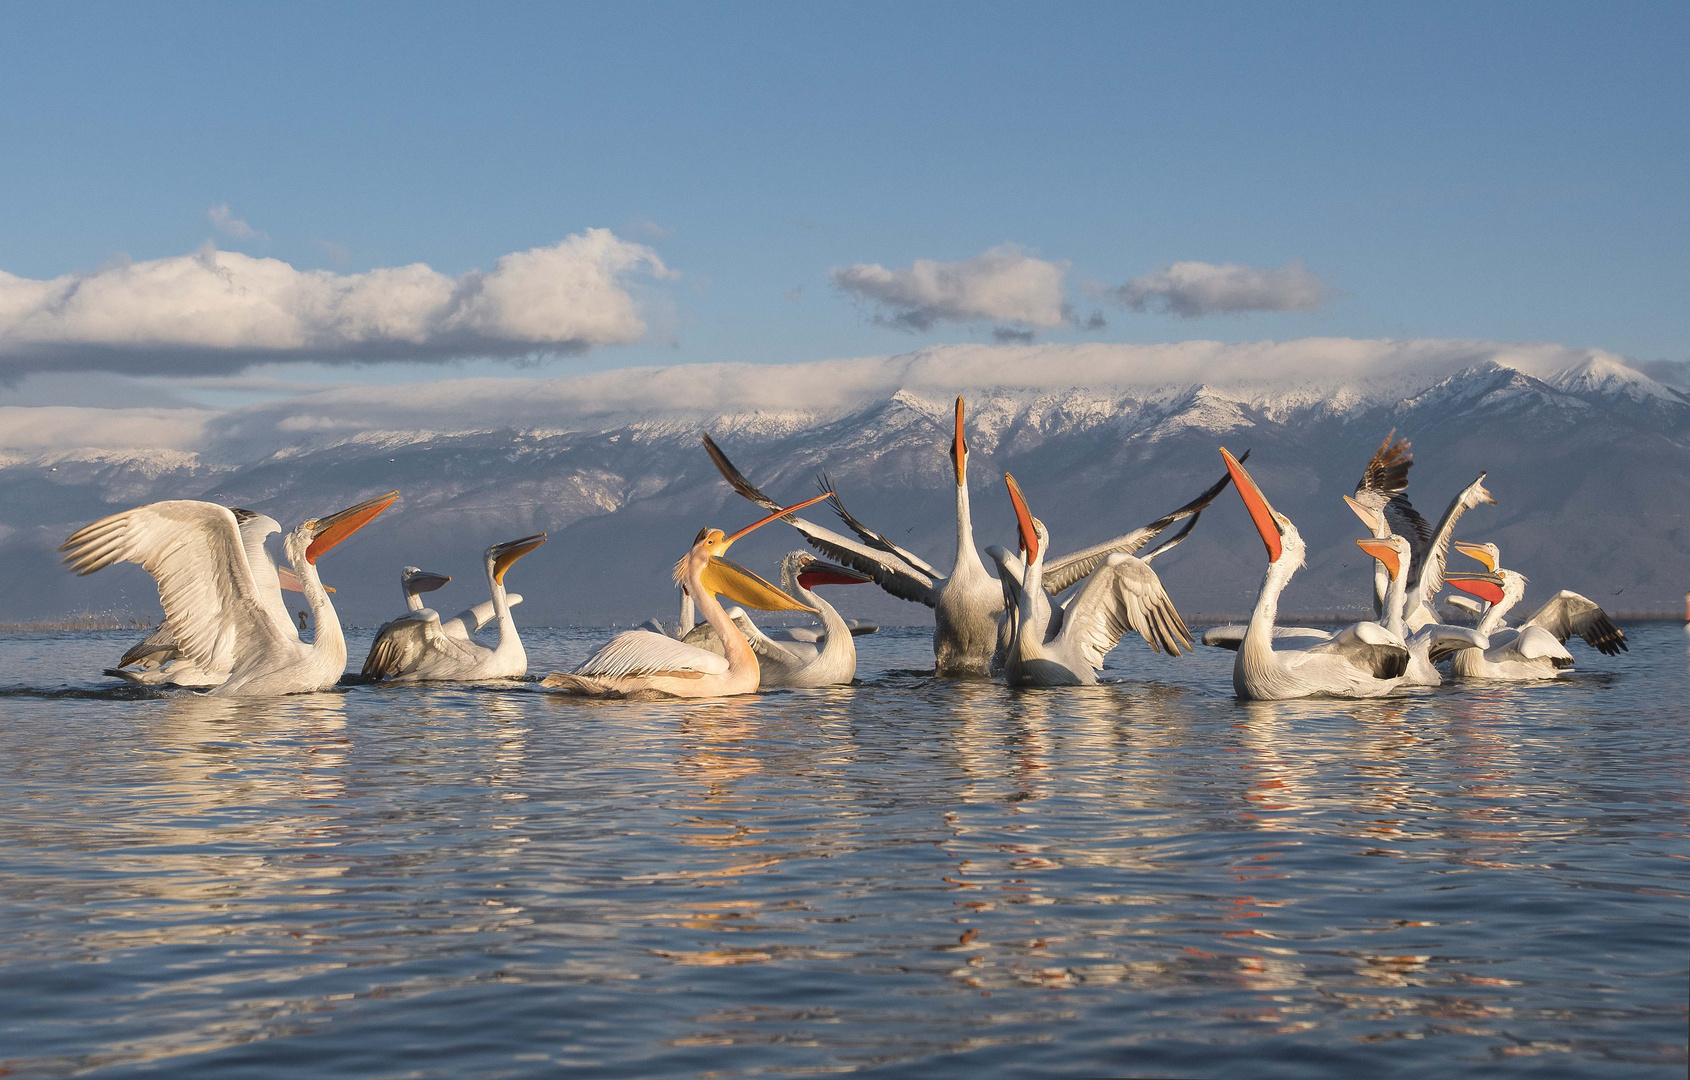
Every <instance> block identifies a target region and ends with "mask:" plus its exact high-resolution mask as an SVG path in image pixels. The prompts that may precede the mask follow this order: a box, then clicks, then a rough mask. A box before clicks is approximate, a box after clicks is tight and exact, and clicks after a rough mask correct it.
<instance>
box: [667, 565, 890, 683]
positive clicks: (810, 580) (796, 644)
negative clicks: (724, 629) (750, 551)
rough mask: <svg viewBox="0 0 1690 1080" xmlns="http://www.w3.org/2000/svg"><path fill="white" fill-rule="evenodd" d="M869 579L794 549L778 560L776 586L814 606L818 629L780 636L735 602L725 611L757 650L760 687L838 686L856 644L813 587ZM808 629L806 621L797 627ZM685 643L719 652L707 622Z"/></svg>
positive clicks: (851, 667) (853, 663)
mask: <svg viewBox="0 0 1690 1080" xmlns="http://www.w3.org/2000/svg"><path fill="white" fill-rule="evenodd" d="M873 580H874V579H873V578H871V577H869V576H868V575H867V574H864V573H860V572H858V571H856V570H852V569H851V568H849V567H846V566H839V565H836V564H834V563H830V562H823V561H822V560H821V559H818V558H816V557H815V556H814V555H812V554H810V553H809V552H808V551H793V552H789V553H788V554H787V556H786V557H785V558H784V559H782V560H781V562H780V582H781V588H782V589H783V590H784V591H785V592H786V593H788V594H789V595H791V596H796V597H797V598H798V599H800V600H802V601H804V603H806V604H808V605H810V606H811V607H812V608H815V609H816V611H817V612H818V613H819V614H820V616H821V621H822V629H821V632H820V633H819V634H818V633H815V632H813V631H812V632H810V633H808V634H804V635H803V636H802V637H800V636H798V635H797V634H792V633H789V634H788V635H787V636H786V637H785V640H782V639H781V637H780V636H773V637H771V636H770V635H768V634H765V633H763V632H762V631H761V630H759V629H758V628H757V626H756V624H755V623H753V622H752V621H751V618H750V616H748V615H746V614H745V612H744V611H743V610H741V609H740V608H737V607H736V608H734V609H733V610H732V611H730V612H728V617H729V618H730V619H732V620H733V621H734V625H735V626H737V627H739V630H740V633H742V634H744V635H745V639H746V641H747V642H748V643H749V644H750V646H751V651H752V652H754V653H756V654H757V665H758V670H759V672H760V674H759V675H758V685H760V686H762V687H765V688H767V687H774V686H786V687H805V686H837V685H839V684H841V683H848V682H850V681H851V680H852V679H855V678H856V677H857V645H856V641H855V640H854V639H855V636H856V635H855V634H854V633H853V632H852V629H851V625H850V623H848V622H846V620H845V619H843V618H841V617H840V615H839V612H837V611H835V610H834V609H833V605H832V604H829V603H828V602H827V601H826V600H823V599H822V598H821V597H820V596H818V595H817V594H816V593H815V590H816V589H819V588H821V587H822V586H823V585H861V584H864V583H866V582H870V581H873ZM798 629H801V630H807V629H808V628H807V627H803V628H798ZM683 640H684V641H686V642H687V643H688V644H689V645H697V646H699V647H700V648H704V649H709V650H710V651H711V652H713V653H721V652H722V651H723V650H722V642H721V639H720V638H718V637H717V636H716V630H715V628H714V627H712V626H711V625H710V624H709V623H701V624H699V625H698V626H697V627H695V628H693V631H692V632H691V633H689V634H688V635H687V636H686V637H685V638H684V639H683Z"/></svg>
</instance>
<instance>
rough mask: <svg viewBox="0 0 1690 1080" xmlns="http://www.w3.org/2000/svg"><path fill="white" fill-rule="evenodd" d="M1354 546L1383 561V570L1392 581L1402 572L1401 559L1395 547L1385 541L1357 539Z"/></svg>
mask: <svg viewBox="0 0 1690 1080" xmlns="http://www.w3.org/2000/svg"><path fill="white" fill-rule="evenodd" d="M1356 547H1358V548H1360V549H1361V550H1363V551H1365V552H1367V553H1368V554H1369V555H1371V556H1373V557H1374V558H1375V559H1378V560H1379V561H1380V562H1382V563H1384V564H1385V570H1386V572H1387V573H1389V574H1390V575H1391V580H1392V581H1395V580H1396V579H1397V575H1398V574H1400V573H1402V559H1401V558H1399V557H1398V555H1397V549H1396V548H1393V547H1392V546H1391V545H1390V544H1387V543H1386V542H1385V541H1383V540H1357V541H1356Z"/></svg>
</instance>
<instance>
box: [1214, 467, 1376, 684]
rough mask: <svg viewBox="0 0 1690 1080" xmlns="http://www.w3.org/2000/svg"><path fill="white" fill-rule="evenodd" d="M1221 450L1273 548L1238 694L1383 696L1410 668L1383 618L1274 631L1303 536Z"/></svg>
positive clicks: (1245, 645) (1242, 647)
mask: <svg viewBox="0 0 1690 1080" xmlns="http://www.w3.org/2000/svg"><path fill="white" fill-rule="evenodd" d="M1221 457H1222V459H1223V460H1225V462H1226V467H1227V471H1228V472H1229V473H1230V474H1231V475H1232V479H1233V483H1234V486H1235V487H1237V488H1238V494H1239V496H1240V497H1241V498H1243V500H1244V506H1245V508H1246V509H1247V510H1249V512H1250V519H1251V520H1252V521H1253V522H1254V523H1255V526H1256V531H1257V532H1258V533H1259V534H1261V538H1262V544H1263V545H1264V546H1265V547H1266V548H1267V555H1268V570H1267V576H1266V577H1265V578H1264V579H1263V580H1262V591H1261V594H1260V595H1259V596H1258V597H1257V598H1256V608H1255V611H1254V612H1253V613H1252V614H1251V616H1250V624H1249V626H1248V627H1246V629H1245V631H1244V636H1243V639H1242V640H1241V641H1240V643H1239V646H1238V658H1237V659H1236V660H1235V661H1234V662H1233V665H1232V689H1233V693H1235V694H1236V695H1237V696H1238V697H1239V698H1240V699H1242V700H1245V701H1250V700H1267V701H1277V700H1284V699H1287V698H1300V697H1311V696H1314V695H1317V694H1329V695H1332V696H1335V697H1381V696H1383V695H1385V694H1389V693H1391V692H1393V691H1395V690H1396V689H1397V687H1398V686H1399V685H1400V684H1401V682H1402V676H1403V672H1405V671H1406V670H1407V669H1408V646H1407V644H1406V643H1404V641H1403V639H1402V637H1401V636H1400V635H1398V634H1394V633H1392V632H1391V631H1390V630H1388V629H1386V628H1385V627H1383V626H1381V625H1379V624H1378V623H1375V622H1360V623H1355V624H1354V625H1352V626H1347V627H1345V628H1343V629H1342V630H1339V631H1337V632H1336V633H1326V632H1323V631H1313V632H1312V634H1311V635H1299V636H1297V637H1276V636H1275V635H1274V632H1273V630H1274V626H1273V621H1274V618H1275V616H1276V615H1277V614H1278V613H1279V595H1280V593H1282V592H1284V591H1285V586H1286V585H1287V584H1289V583H1290V581H1291V576H1292V575H1293V574H1295V573H1296V572H1297V570H1298V568H1300V567H1301V566H1302V565H1303V556H1304V552H1305V547H1304V544H1303V537H1302V534H1300V533H1299V532H1298V531H1297V527H1296V526H1295V525H1293V524H1291V519H1290V518H1288V517H1286V516H1285V515H1284V514H1281V513H1279V512H1278V511H1277V510H1275V509H1274V508H1273V506H1272V504H1270V503H1269V502H1268V500H1267V496H1266V495H1264V494H1262V489H1261V488H1259V487H1257V486H1256V482H1255V480H1253V479H1251V477H1250V474H1249V473H1247V472H1245V471H1244V466H1243V465H1242V464H1240V463H1239V461H1238V459H1237V458H1235V457H1233V456H1232V455H1231V454H1230V453H1228V452H1227V450H1226V448H1225V447H1222V448H1221Z"/></svg>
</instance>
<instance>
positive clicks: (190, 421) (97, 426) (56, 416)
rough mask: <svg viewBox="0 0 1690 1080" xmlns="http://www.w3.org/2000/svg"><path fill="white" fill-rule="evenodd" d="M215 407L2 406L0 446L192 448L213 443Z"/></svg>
mask: <svg viewBox="0 0 1690 1080" xmlns="http://www.w3.org/2000/svg"><path fill="white" fill-rule="evenodd" d="M216 415H217V412H216V410H213V409H94V408H82V407H78V406H73V405H35V406H3V407H0V450H12V451H22V452H40V451H45V450H63V449H69V448H76V449H82V448H96V449H129V448H137V447H144V448H147V449H162V450H192V449H194V448H196V447H199V446H202V445H204V444H205V443H206V441H207V431H206V424H207V422H209V421H210V420H211V419H212V418H213V417H215V416H216Z"/></svg>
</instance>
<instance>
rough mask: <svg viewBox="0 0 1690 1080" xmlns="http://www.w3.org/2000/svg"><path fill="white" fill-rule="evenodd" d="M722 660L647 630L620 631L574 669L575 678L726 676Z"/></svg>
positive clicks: (723, 659)
mask: <svg viewBox="0 0 1690 1080" xmlns="http://www.w3.org/2000/svg"><path fill="white" fill-rule="evenodd" d="M727 672H728V661H727V660H726V658H724V657H720V656H717V655H716V654H715V653H713V652H710V651H708V650H706V649H701V648H699V647H697V646H696V645H688V644H687V643H686V642H684V641H676V640H675V639H674V638H672V637H668V636H667V635H664V634H654V633H652V632H651V631H650V630H624V631H623V632H622V633H620V634H617V635H616V636H615V637H613V638H611V639H610V640H609V641H608V642H606V643H605V646H604V648H602V649H600V650H599V651H598V652H596V653H594V654H593V655H592V656H590V657H588V658H587V661H586V663H584V664H582V665H581V666H580V667H578V668H576V669H575V674H576V675H585V676H587V677H589V678H595V679H620V678H625V677H627V676H631V675H633V676H637V675H666V674H682V675H685V674H697V675H726V674H727Z"/></svg>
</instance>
